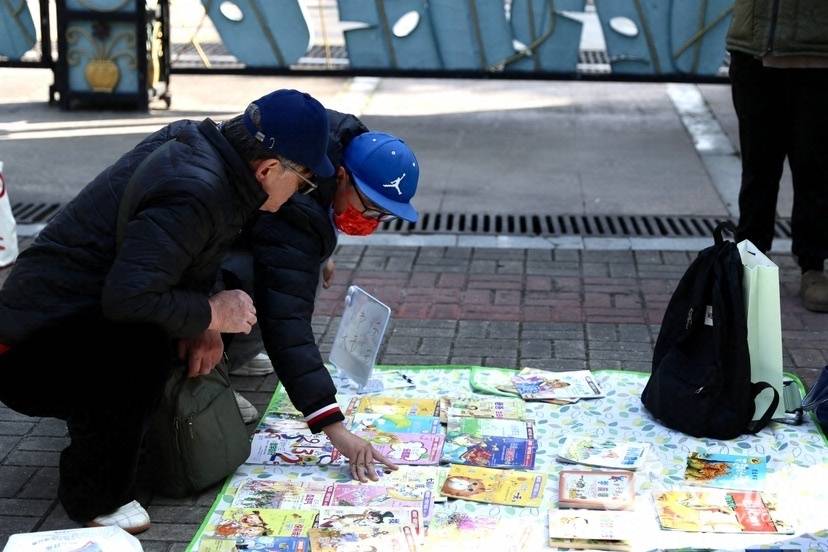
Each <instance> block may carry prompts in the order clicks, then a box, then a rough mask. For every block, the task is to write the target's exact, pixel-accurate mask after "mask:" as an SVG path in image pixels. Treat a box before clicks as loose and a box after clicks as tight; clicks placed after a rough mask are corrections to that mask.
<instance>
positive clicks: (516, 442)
mask: <svg viewBox="0 0 828 552" xmlns="http://www.w3.org/2000/svg"><path fill="white" fill-rule="evenodd" d="M537 450H538V442H537V441H535V440H534V439H516V438H514V437H488V436H486V437H475V436H473V435H468V434H465V433H461V434H454V435H450V436H448V437H447V438H446V442H445V445H443V455H442V457H441V461H443V462H449V463H452V464H467V465H469V466H488V467H490V468H522V469H532V468H534V467H535V452H536V451H537Z"/></svg>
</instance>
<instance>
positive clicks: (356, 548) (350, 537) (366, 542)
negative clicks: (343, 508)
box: [310, 525, 417, 552]
mask: <svg viewBox="0 0 828 552" xmlns="http://www.w3.org/2000/svg"><path fill="white" fill-rule="evenodd" d="M310 542H311V549H312V550H313V552H379V551H383V552H384V551H386V550H387V551H389V552H391V551H393V552H416V551H417V538H416V536H415V535H414V531H413V530H412V529H411V528H410V527H393V526H383V525H380V526H372V527H358V528H352V529H349V530H348V531H337V530H335V529H311V531H310Z"/></svg>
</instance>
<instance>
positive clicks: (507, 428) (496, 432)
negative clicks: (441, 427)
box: [447, 417, 535, 439]
mask: <svg viewBox="0 0 828 552" xmlns="http://www.w3.org/2000/svg"><path fill="white" fill-rule="evenodd" d="M447 433H448V435H449V436H452V435H461V434H465V435H473V436H475V437H483V436H489V437H515V438H517V439H534V438H535V422H534V421H532V420H510V419H508V418H458V417H451V418H449V419H448V429H447Z"/></svg>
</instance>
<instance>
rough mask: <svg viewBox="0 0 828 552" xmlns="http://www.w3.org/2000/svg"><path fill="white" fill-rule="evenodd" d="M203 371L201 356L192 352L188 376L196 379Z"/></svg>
mask: <svg viewBox="0 0 828 552" xmlns="http://www.w3.org/2000/svg"><path fill="white" fill-rule="evenodd" d="M200 370H201V354H200V353H198V352H196V351H190V362H189V364H188V370H187V376H189V377H191V378H194V377H196V376H198V373H199V371H200Z"/></svg>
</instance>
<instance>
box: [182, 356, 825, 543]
mask: <svg viewBox="0 0 828 552" xmlns="http://www.w3.org/2000/svg"><path fill="white" fill-rule="evenodd" d="M380 369H394V370H399V371H402V372H404V373H406V374H407V375H408V376H410V377H411V379H412V380H413V381H414V383H415V387H413V388H407V389H395V390H389V391H386V392H384V393H382V394H383V395H389V396H398V397H412V398H413V397H429V398H438V397H458V396H463V395H471V394H475V393H480V391H484V390H493V391H494V390H496V385H498V384H499V383H502V382H507V381H509V377H510V376H511V375H512V374H514V373H515V371H514V370H509V369H499V368H482V367H473V366H386V367H380ZM594 374H595V376H596V378H597V379H598V382H599V383H600V385H601V386H602V388H603V390H604V392H605V393H606V397H605V398H602V399H597V400H582V401H579V402H577V403H574V404H570V405H563V406H556V405H551V404H546V403H537V402H529V403H526V407H527V418H528V419H533V420H535V438H536V439H537V440H538V450H537V454H536V462H535V470H541V471H545V472H547V473H548V474H549V480H548V485H547V488H546V489H545V492H544V499H543V504H542V506H541V508H540V509H534V508H517V507H509V506H498V505H493V504H482V503H477V502H470V501H464V500H450V501H448V502H446V503H441V504H438V505H436V506H435V511H440V510H441V509H449V510H451V511H452V512H459V513H463V512H468V513H470V514H483V515H486V516H490V517H492V518H497V519H505V518H527V521H528V520H530V519H531V520H532V523H535V524H537V525H538V526H539V527H541V528H543V527H545V525H546V510H548V509H549V507H550V506H551V507H554V506H555V504H556V498H557V487H558V481H557V475H558V473H559V472H560V470H561V469H562V468H563V467H565V466H566V465H565V464H561V463H559V462H557V461H556V459H555V457H556V453H557V449H558V446H559V445H560V443H561V442H562V441H563V439H564V438H565V437H572V436H591V437H597V438H602V439H608V440H613V441H621V442H625V441H633V442H647V443H650V444H651V445H652V448H651V449H650V452H648V454H647V457H646V461H645V463H644V466H643V467H642V468H641V469H639V470H638V472H636V490H637V497H638V498H637V500H638V503H637V504H636V509H635V511H636V514H637V515H638V516H639V519H640V524H638V525H637V527H638V530H637V531H636V534H637V535H639V536H640V542H639V545H637V546H636V549H638V548H639V547H640V548H641V549H650V548H688V547H692V548H713V549H744V548H748V547H757V546H767V545H770V544H771V543H779V542H784V543H785V548H799V549H802V550H828V532H826V529H828V517H826V515H825V511H826V506H828V499H826V496H828V495H826V491H825V486H824V482H825V481H828V440H826V437H825V436H824V435H823V433H822V431H821V430H820V429H819V426H818V425H816V424H815V423H814V421H813V420H812V419H811V418H810V417H806V421H805V423H803V424H802V425H800V426H791V425H786V424H781V423H775V422H774V423H771V425H770V426H768V428H766V429H764V430H763V431H761V432H760V433H759V434H758V435H745V436H742V437H741V438H739V439H734V440H731V441H717V440H712V439H696V438H693V437H689V436H687V435H684V434H681V433H677V432H675V431H672V430H669V429H667V428H664V427H662V426H661V425H659V424H658V423H657V422H655V421H654V420H653V419H652V418H651V417H650V415H649V414H648V413H647V412H646V410H645V409H644V408H643V406H642V405H641V401H640V396H641V391H642V389H643V388H644V385H645V384H646V381H647V376H648V374H645V373H640V372H625V371H618V370H599V371H595V372H594ZM787 377H790V378H791V379H793V380H794V381H795V382H796V383H797V384H798V385H799V386H800V388H801V387H802V383H801V382H800V381H799V380H798V379H797V378H796V377H795V376H790V375H787ZM337 386H338V389H340V394H339V395H338V396H337V400H338V401H339V403H340V405H342V406H343V407H344V406H346V405H347V404H348V402H349V400H350V398H351V397H352V396H354V395H353V394H347V393H346V392H343V389H346V387H347V385H346V384H345V383H344V382H341V381H337ZM283 397H284V390H283V388H282V387H281V386H279V387H278V388H277V389H276V391H275V393H274V396H273V400H272V401H271V406H272V405H275V404H277V403H278V402H280V401H282V400H283ZM697 450H706V451H708V452H715V453H732V454H743V455H752V456H754V455H756V456H767V457H768V475H767V477H766V485H765V489H764V490H767V491H771V492H775V493H776V494H777V495H778V496H779V500H780V506H781V507H783V508H785V510H786V511H787V512H789V513H790V514H792V515H793V520H794V527H795V529H796V535H794V536H790V538H782V537H780V536H779V535H760V534H753V535H747V534H735V535H734V534H708V533H685V532H680V531H662V530H660V528H659V525H658V520H657V516H656V513H655V509H654V505H653V500H652V498H651V492H652V491H657V490H664V489H669V488H675V487H680V486H683V477H684V468H685V464H686V459H687V455H688V453H690V452H693V451H697ZM569 468H570V469H572V466H571V465H570V466H569ZM250 477H255V478H259V479H284V480H297V479H301V480H305V481H320V482H331V481H333V482H346V481H348V480H349V479H350V476H349V472H348V470H347V466H345V467H341V466H326V467H318V466H273V465H266V466H265V465H248V464H245V465H243V466H241V467H240V468H239V470H238V471H237V472H236V473H235V474H234V475H233V476H231V477H229V478H228V480H227V482H226V483H225V485H224V487H223V488H222V490H221V491H220V492H219V494H218V497H217V498H216V501H215V502H214V504H213V505H212V507H211V508H210V512H209V513H208V514H207V516H206V518H205V520H204V523H202V525H201V527H200V528H199V530H198V532H197V533H196V535H195V537H194V538H193V540H192V542H191V543H190V546H189V547H188V548H187V551H188V552H191V551H192V552H195V551H197V550H198V544H199V541H200V539H201V537H202V536H203V535H204V534H205V531H206V530H207V529H208V527H209V526H210V525H214V524H215V523H216V522H217V521H218V520H220V519H221V517H222V515H223V513H224V510H225V509H226V508H228V507H229V506H230V504H231V503H232V501H233V493H234V491H235V489H236V488H237V487H238V485H239V483H240V482H241V481H243V480H244V479H246V478H250ZM546 538H547V535H546V531H545V529H544V530H539V531H538V532H537V539H538V540H537V542H536V543H534V544H535V545H536V547H535V548H531V549H533V550H534V549H544V548H546Z"/></svg>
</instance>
